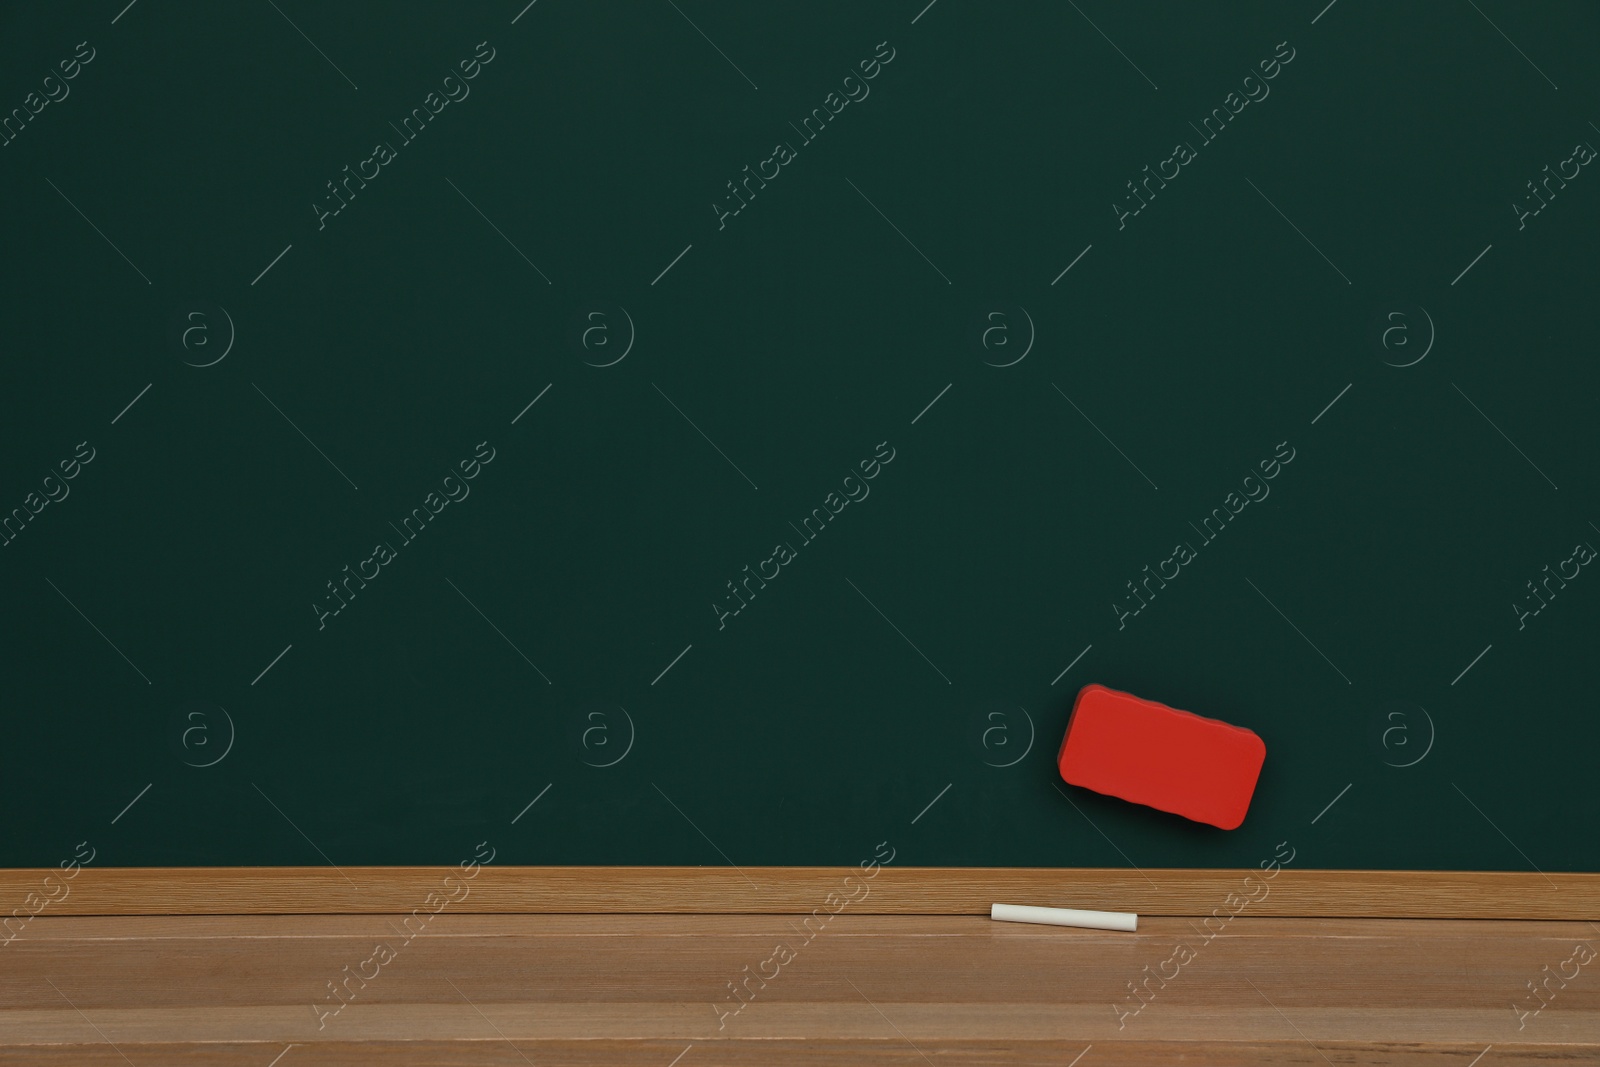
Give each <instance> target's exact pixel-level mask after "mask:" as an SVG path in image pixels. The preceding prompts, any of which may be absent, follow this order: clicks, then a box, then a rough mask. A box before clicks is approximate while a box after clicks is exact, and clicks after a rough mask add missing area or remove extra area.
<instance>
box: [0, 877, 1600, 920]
mask: <svg viewBox="0 0 1600 1067" xmlns="http://www.w3.org/2000/svg"><path fill="white" fill-rule="evenodd" d="M47 877H49V878H50V882H48V883H46V881H45V879H46V878H47ZM447 877H448V878H450V879H451V881H450V882H449V883H446V881H445V879H446V878H447ZM1247 877H1248V878H1250V879H1251V881H1250V883H1249V884H1248V885H1247V884H1246V882H1245V879H1246V878H1247ZM847 878H848V879H850V881H849V882H846V879H847ZM862 887H864V889H863V888H862ZM63 888H64V889H65V890H66V895H65V896H62V889H63ZM30 894H33V896H31V897H30V896H29V895H30ZM430 894H433V896H431V897H430ZM463 894H465V895H463ZM829 894H837V895H836V896H834V897H832V898H831V900H830V896H829ZM1230 894H1232V896H1231V897H1230ZM1263 894H1264V895H1263ZM52 895H53V896H55V897H56V898H57V899H56V900H54V901H51V902H48V903H43V904H42V906H41V902H43V901H45V899H46V897H48V896H52ZM452 897H453V898H454V899H451V898H452ZM1251 898H1254V899H1251ZM997 901H998V902H1002V903H1008V904H1037V905H1044V906H1057V907H1067V906H1070V907H1078V908H1095V909H1103V910H1113V911H1133V912H1137V913H1138V914H1140V915H1210V914H1212V912H1213V911H1216V913H1217V914H1218V915H1226V914H1230V913H1232V914H1240V915H1250V916H1277V917H1368V918H1459V919H1568V920H1580V919H1581V920H1600V874H1566V873H1552V874H1548V875H1545V874H1537V873H1532V874H1524V873H1521V872H1509V871H1323V870H1296V869H1294V868H1292V867H1286V868H1284V869H1282V870H1281V871H1279V872H1278V873H1277V874H1276V875H1275V876H1274V877H1272V878H1271V879H1265V878H1264V876H1263V874H1262V872H1260V871H1257V870H1226V869H1220V870H1212V869H1150V870H1146V871H1143V872H1140V871H1136V870H1123V869H1119V868H1070V869H1055V868H1041V867H884V868H882V869H880V870H879V871H878V872H877V874H876V876H875V877H872V878H866V877H865V876H863V875H862V873H861V872H860V871H859V870H858V869H856V868H853V867H746V868H744V869H743V870H742V871H741V870H739V869H736V868H728V867H497V866H487V867H483V868H481V869H480V870H479V871H478V873H477V875H476V877H473V878H470V879H469V878H466V877H465V876H463V875H462V874H461V872H460V871H459V870H457V869H455V868H452V867H346V868H343V869H342V870H339V869H333V868H328V867H85V868H83V869H82V870H80V871H79V872H78V873H77V876H76V877H75V878H73V879H72V880H70V881H64V880H63V876H62V873H61V872H60V871H57V870H53V869H49V868H45V869H35V868H22V869H11V870H3V871H0V918H3V917H4V916H6V915H7V914H10V913H13V911H14V910H15V912H16V913H18V914H20V915H23V916H26V915H27V914H28V913H29V911H30V910H35V909H37V910H36V914H40V915H52V916H55V915H270V914H288V915H295V914H360V913H383V914H395V913H404V912H410V911H411V910H413V909H423V910H427V911H435V910H438V911H446V912H449V913H451V914H473V913H479V914H483V913H517V912H524V913H561V912H567V913H598V914H605V913H613V914H626V913H658V912H666V913H696V912H702V913H769V914H806V913H809V912H811V911H812V910H813V909H823V910H838V911H845V912H849V913H850V914H853V915H974V914H985V915H986V914H988V911H989V905H990V904H992V903H995V902H997ZM441 903H442V907H441ZM841 903H842V907H841Z"/></svg>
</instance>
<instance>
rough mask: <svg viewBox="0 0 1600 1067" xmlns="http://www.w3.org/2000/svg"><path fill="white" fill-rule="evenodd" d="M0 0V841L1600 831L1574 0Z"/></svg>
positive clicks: (704, 853) (558, 857) (985, 856)
mask: <svg viewBox="0 0 1600 1067" xmlns="http://www.w3.org/2000/svg"><path fill="white" fill-rule="evenodd" d="M0 30H3V32H0V71H3V72H4V73H3V77H0V113H3V114H4V115H5V116H6V117H5V118H4V120H3V122H0V128H3V130H4V135H3V136H4V143H3V145H0V203H3V204H4V206H5V207H4V243H3V248H4V253H3V261H4V270H5V276H4V284H3V285H0V322H3V327H0V329H3V339H4V360H3V370H0V373H3V386H4V388H3V392H0V513H3V515H4V516H5V518H4V522H3V527H0V528H3V530H4V535H3V546H0V595H3V603H4V606H5V610H4V612H3V613H0V643H3V647H4V650H5V653H4V661H3V662H4V684H3V693H4V697H3V703H0V707H3V709H4V711H3V713H4V725H5V732H4V738H5V744H4V751H5V773H4V775H3V776H0V799H3V804H4V812H5V826H6V829H5V833H4V835H3V838H0V863H4V864H5V865H7V866H34V865H53V864H56V863H58V862H60V861H63V860H68V859H70V858H71V857H73V855H74V853H75V850H76V849H77V847H78V845H79V843H80V842H88V843H89V846H90V847H92V848H94V849H95V850H96V851H95V854H94V855H95V859H94V862H95V863H97V864H100V865H113V866H115V865H202V866H208V865H235V864H264V865H304V864H320V863H331V864H337V865H340V866H343V865H358V864H425V863H454V862H457V861H460V860H461V859H463V858H464V857H468V856H470V855H472V854H473V849H474V847H475V846H476V844H477V842H479V841H483V840H489V841H491V842H492V843H493V847H494V848H495V849H496V850H497V852H496V862H500V863H522V864H595V865H608V864H716V865H724V864H736V865H739V866H745V865H762V864H783V865H807V864H835V863H856V862H858V861H860V860H863V859H866V858H869V857H870V856H871V855H872V854H873V850H874V848H875V846H876V845H877V843H878V842H881V841H885V840H887V841H890V842H892V847H894V848H895V849H897V853H896V862H897V863H907V864H929V865H1004V866H1013V865H1015V866H1032V865H1040V866H1059V867H1082V866H1138V867H1141V868H1143V867H1189V866H1201V867H1227V866H1254V865H1255V864H1256V863H1257V862H1258V861H1261V860H1264V859H1268V858H1270V857H1271V856H1272V855H1273V854H1274V850H1275V847H1276V845H1277V843H1278V842H1280V841H1285V840H1287V841H1290V842H1292V844H1293V847H1294V848H1295V849H1296V850H1297V852H1296V857H1297V858H1296V860H1295V862H1296V863H1297V864H1298V865H1304V866H1315V867H1327V868H1380V869H1401V868H1435V869H1440V868H1463V869H1481V870H1523V871H1527V870H1532V869H1535V868H1537V869H1541V870H1546V871H1600V837H1597V836H1596V834H1595V833H1594V828H1595V826H1596V824H1597V821H1600V795H1597V793H1596V791H1595V789H1594V787H1593V779H1594V773H1593V764H1594V759H1595V754H1596V751H1597V745H1600V728H1597V726H1596V719H1597V716H1596V712H1597V706H1596V703H1597V702H1596V700H1595V698H1594V696H1593V692H1594V685H1595V681H1596V673H1595V659H1594V649H1595V640H1596V636H1597V633H1600V576H1593V575H1592V571H1593V568H1592V567H1591V565H1590V563H1591V561H1592V559H1593V556H1594V547H1593V546H1596V545H1600V528H1597V526H1596V523H1597V522H1600V505H1597V504H1596V500H1597V499H1600V497H1597V495H1596V491H1597V489H1600V483H1597V482H1596V476H1595V470H1596V464H1595V458H1596V454H1597V446H1600V422H1597V420H1596V418H1595V414H1594V409H1595V397H1596V387H1597V385H1600V368H1597V364H1596V360H1595V353H1596V346H1595V340H1594V330H1595V314H1594V312H1595V302H1594V292H1595V280H1596V269H1595V257H1594V249H1595V235H1596V233H1597V232H1600V175H1597V174H1596V169H1595V167H1594V166H1593V165H1592V162H1593V157H1594V146H1595V145H1597V144H1600V129H1597V128H1596V126H1595V125H1594V120H1595V119H1596V118H1597V116H1600V108H1597V107H1596V106H1595V100H1596V85H1595V67H1594V63H1593V57H1592V53H1593V46H1594V42H1595V40H1596V39H1597V34H1600V14H1597V12H1596V10H1595V8H1594V7H1593V6H1592V5H1585V4H1581V3H1575V2H1574V3H1546V4H1539V5H1532V6H1529V5H1514V4H1508V3H1504V2H1498V0H1497V2H1493V3H1491V2H1489V0H1481V3H1479V4H1460V5H1457V4H1454V3H1449V4H1420V3H1418V4H1405V5H1384V6H1381V7H1380V6H1374V5H1371V4H1367V3H1360V2H1357V0H1345V2H1343V3H1338V2H1336V3H1334V4H1331V5H1326V6H1325V4H1324V0H1310V2H1308V3H1304V4H1287V5H1285V4H1281V3H1271V4H1269V3H1238V4H1230V5H1225V6H1221V7H1219V6H1217V5H1204V6H1197V5H1178V4H1145V5H1118V4H1109V3H1104V2H1100V0H1095V2H1092V3H1091V2H1090V0H1081V2H1080V3H1078V4H1070V3H1069V4H1057V3H1015V4H1004V5H998V6H996V5H981V6H979V5H973V4H971V3H966V2H963V0H935V2H933V3H928V2H927V0H907V2H903V3H873V4H859V3H842V2H826V3H823V2H818V3H809V4H804V5H800V4H776V5H773V4H764V5H747V4H732V3H726V2H720V3H719V2H712V0H660V2H655V0H648V2H646V0H641V2H637V3H620V2H603V3H602V2H597V3H582V4H579V3H572V2H569V0H538V2H535V3H532V4H526V6H525V0H505V2H497V3H492V4H487V3H470V4H448V5H437V4H423V3H419V2H406V3H398V2H392V3H384V4H376V3H367V4H357V3H344V4H338V5H318V4H308V3H304V2H303V0H272V2H268V0H262V2H260V3H243V4H238V5H228V6H225V7H218V6H217V5H207V4H198V3H170V2H163V3H156V2H153V0H145V2H135V3H133V4H127V5H125V0H95V2H93V3H88V2H73V3H61V4H50V5H26V6H18V5H13V6H11V7H10V8H9V9H8V11H7V12H6V13H5V14H4V15H3V16H0ZM1090 682H1099V683H1103V684H1105V685H1109V686H1112V687H1113V688H1117V689H1123V690H1127V691H1129V692H1133V693H1136V694H1138V695H1140V696H1143V697H1146V698H1149V699H1153V700H1159V701H1162V702H1164V703H1167V704H1170V705H1173V706H1176V707H1181V708H1185V709H1189V710H1192V711H1195V712H1198V713H1200V714H1203V715H1208V716H1211V717H1215V718H1220V719H1224V720H1226V721H1229V722H1233V723H1237V724H1239V725H1241V726H1247V727H1250V728H1251V729H1253V730H1255V731H1256V732H1258V733H1259V734H1260V735H1261V736H1262V737H1263V738H1264V739H1265V741H1266V745H1267V753H1268V754H1267V760H1266V765H1265V768H1264V770H1263V772H1262V776H1261V780H1260V784H1259V788H1258V790H1257V793H1256V796H1255V799H1254V802H1253V806H1252V808H1251V811H1250V814H1249V816H1248V818H1247V819H1246V821H1245V823H1244V825H1243V826H1242V827H1241V828H1240V829H1238V830H1235V831H1231V832H1224V831H1221V830H1216V829H1213V828H1210V827H1206V826H1202V825H1198V824H1193V823H1189V822H1187V821H1185V820H1183V819H1180V818H1177V817H1175V816H1169V815H1164V814H1162V813H1160V812H1156V811H1153V810H1149V809H1144V808H1139V807H1135V806H1133V805H1130V804H1127V803H1124V802H1122V801H1118V800H1115V799H1112V798H1108V797H1104V796H1100V795H1098V794H1094V793H1090V792H1087V791H1084V790H1081V789H1077V788H1074V787H1069V786H1066V785H1064V784H1063V783H1062V782H1061V781H1060V779H1059V777H1058V775H1057V772H1056V768H1055V756H1056V752H1057V748H1058V746H1059V744H1060V741H1061V737H1062V734H1063V731H1064V729H1065V726H1066V721H1067V716H1068V714H1069V712H1070V709H1071V706H1072V700H1073V698H1074V695H1075V694H1076V692H1077V691H1078V689H1079V688H1081V687H1082V686H1083V685H1085V684H1088V683H1090Z"/></svg>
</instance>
